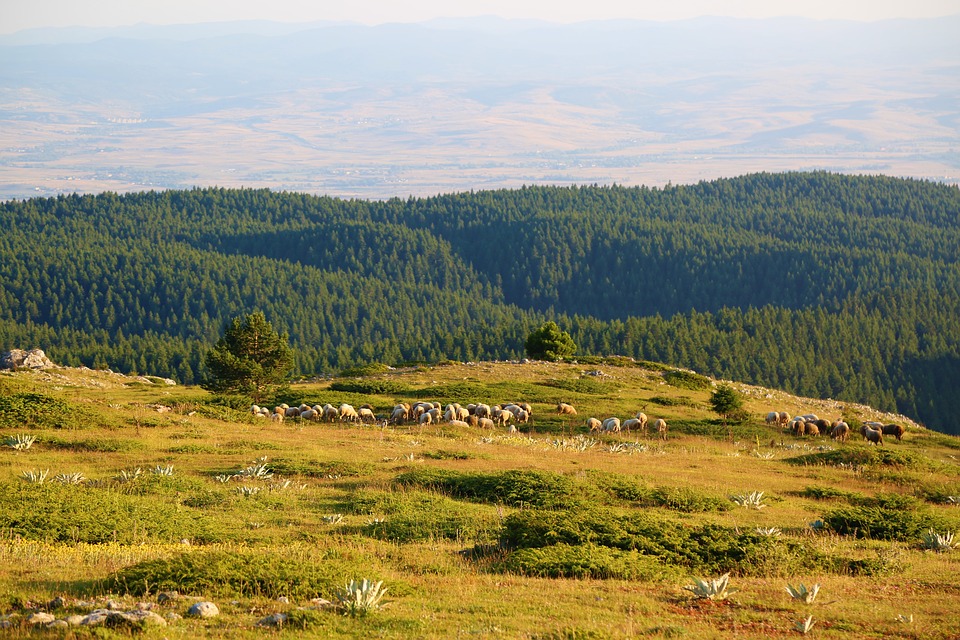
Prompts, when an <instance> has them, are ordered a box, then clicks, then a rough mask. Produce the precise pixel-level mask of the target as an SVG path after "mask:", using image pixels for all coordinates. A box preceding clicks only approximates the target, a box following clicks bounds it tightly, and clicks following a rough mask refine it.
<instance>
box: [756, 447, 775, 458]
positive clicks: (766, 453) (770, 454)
mask: <svg viewBox="0 0 960 640" xmlns="http://www.w3.org/2000/svg"><path fill="white" fill-rule="evenodd" d="M753 455H754V456H755V457H757V458H760V459H761V460H773V458H774V453H773V451H760V450H758V449H754V451H753Z"/></svg>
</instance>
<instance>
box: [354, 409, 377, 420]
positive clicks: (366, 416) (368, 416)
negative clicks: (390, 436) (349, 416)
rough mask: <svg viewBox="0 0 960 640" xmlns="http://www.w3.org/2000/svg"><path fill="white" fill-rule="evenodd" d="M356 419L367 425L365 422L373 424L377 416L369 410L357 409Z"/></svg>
mask: <svg viewBox="0 0 960 640" xmlns="http://www.w3.org/2000/svg"><path fill="white" fill-rule="evenodd" d="M357 418H359V419H360V422H364V423H367V422H369V423H374V422H376V421H377V416H376V414H375V413H374V412H373V409H370V408H368V407H360V408H359V409H357Z"/></svg>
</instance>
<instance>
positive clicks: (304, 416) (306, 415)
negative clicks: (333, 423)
mask: <svg viewBox="0 0 960 640" xmlns="http://www.w3.org/2000/svg"><path fill="white" fill-rule="evenodd" d="M300 419H301V420H319V419H320V414H319V413H317V411H316V410H315V409H307V410H306V411H301V412H300Z"/></svg>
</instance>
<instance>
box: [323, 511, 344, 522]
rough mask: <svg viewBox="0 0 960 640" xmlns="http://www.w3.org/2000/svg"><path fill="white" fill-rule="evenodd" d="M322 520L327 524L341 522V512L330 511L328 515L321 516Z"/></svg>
mask: <svg viewBox="0 0 960 640" xmlns="http://www.w3.org/2000/svg"><path fill="white" fill-rule="evenodd" d="M323 521H324V522H326V523H327V524H340V523H341V522H343V514H342V513H332V514H330V515H328V516H323Z"/></svg>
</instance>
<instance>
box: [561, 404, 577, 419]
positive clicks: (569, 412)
mask: <svg viewBox="0 0 960 640" xmlns="http://www.w3.org/2000/svg"><path fill="white" fill-rule="evenodd" d="M557 415H558V416H575V415H577V410H576V409H574V408H573V405H569V404H567V403H566V402H561V403H560V404H558V405H557Z"/></svg>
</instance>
